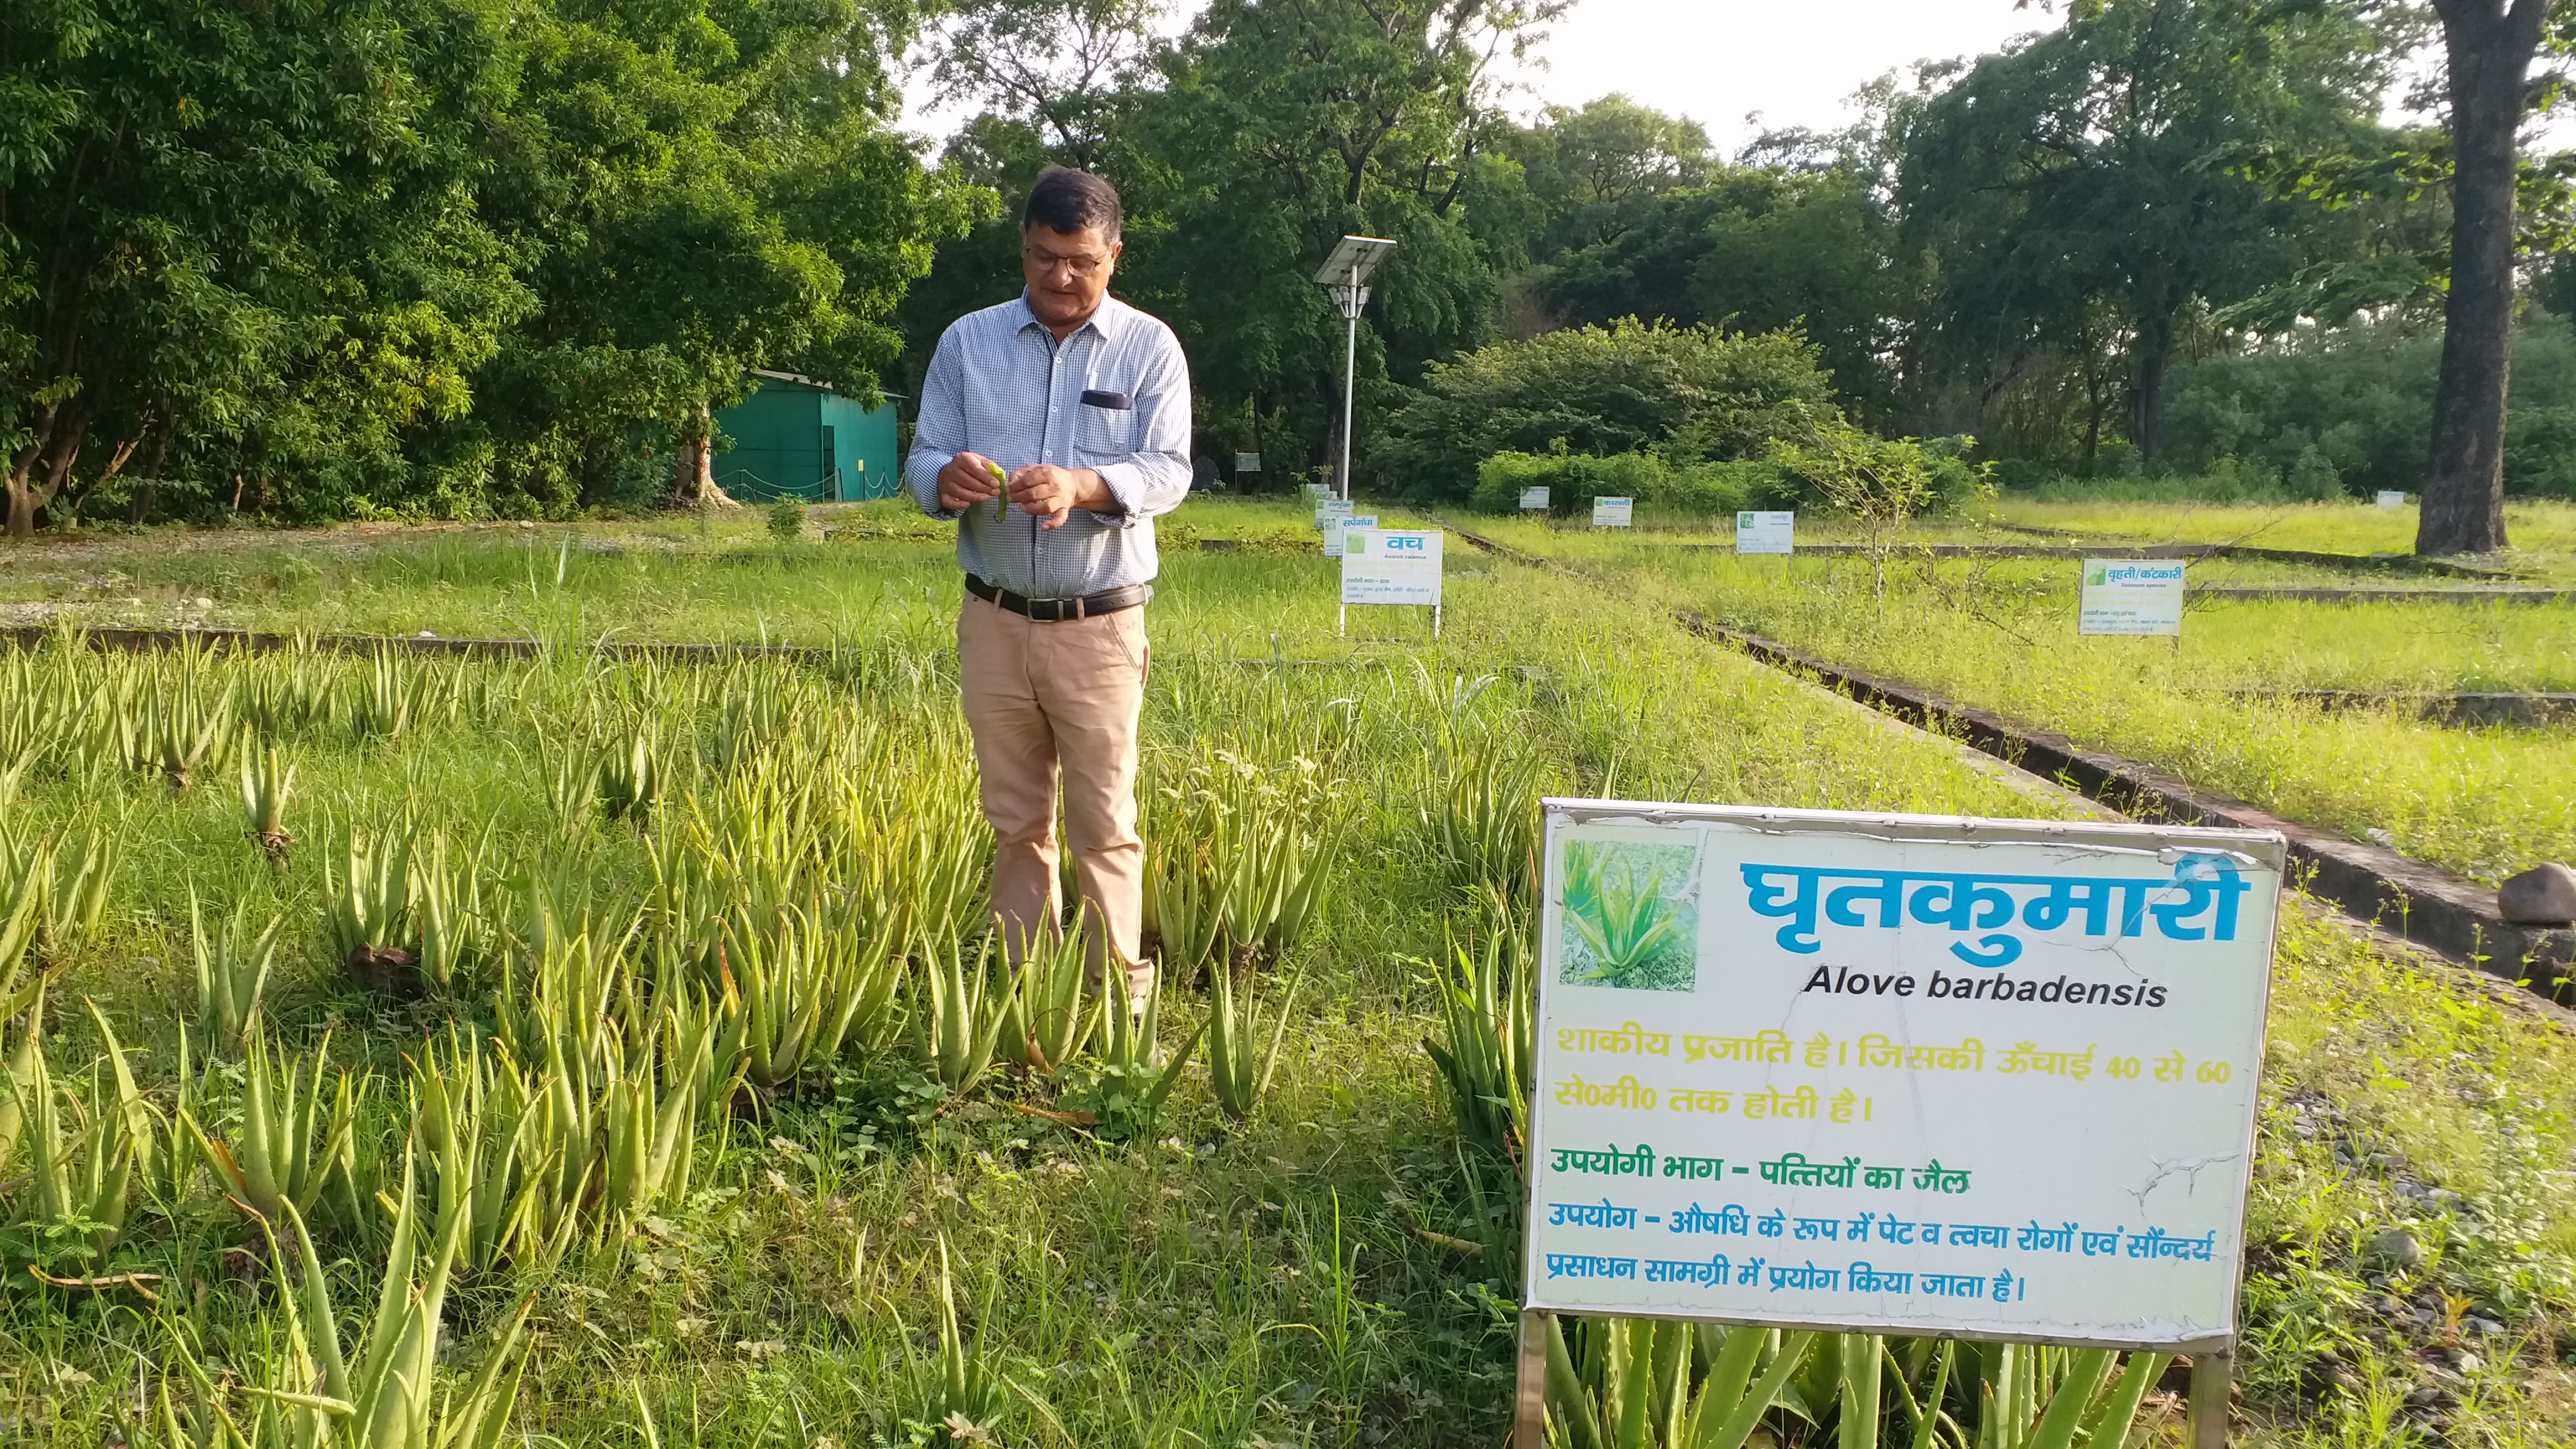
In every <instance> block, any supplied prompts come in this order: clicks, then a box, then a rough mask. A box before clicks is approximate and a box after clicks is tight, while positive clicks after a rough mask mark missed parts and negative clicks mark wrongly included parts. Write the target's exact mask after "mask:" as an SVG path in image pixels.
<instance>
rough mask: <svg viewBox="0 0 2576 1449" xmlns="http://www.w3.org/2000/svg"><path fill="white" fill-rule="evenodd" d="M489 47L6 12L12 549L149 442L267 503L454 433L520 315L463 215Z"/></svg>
mask: <svg viewBox="0 0 2576 1449" xmlns="http://www.w3.org/2000/svg"><path fill="white" fill-rule="evenodd" d="M504 46H505V40H504V25H503V21H502V17H501V15H500V14H499V13H498V12H497V9H496V8H494V7H493V6H490V5H487V4H484V3H480V0H385V3H383V4H379V5H374V6H369V7H363V8H361V7H352V6H347V5H339V4H332V3H326V0H276V3H274V4H272V5H269V6H265V7H262V9H261V10H260V11H259V12H258V13H257V14H256V15H253V14H249V13H237V12H234V11H231V10H224V9H209V8H207V7H204V6H199V5H190V4H179V3H174V0H26V3H18V4H12V5H11V6H9V7H8V8H7V10H6V11H5V13H0V135H5V136H7V137H8V138H9V140H8V141H7V142H6V143H0V445H5V448H6V453H7V459H6V468H7V472H6V478H5V486H6V492H7V497H8V527H9V531H10V533H11V534H12V535H13V536H16V537H20V538H23V537H26V536H27V535H29V534H30V533H32V532H33V531H34V529H35V526H36V521H37V515H38V511H39V510H40V509H42V508H44V507H45V506H46V505H47V504H48V503H51V502H53V501H55V500H56V499H57V498H59V497H62V496H63V495H64V494H65V492H66V490H67V489H73V488H75V487H76V484H77V481H78V474H79V470H80V469H81V467H82V464H83V459H84V457H96V458H99V460H100V462H99V465H98V466H97V467H96V468H95V471H93V472H91V473H90V475H89V479H90V481H92V482H95V481H96V480H97V479H99V478H100V477H103V476H105V475H107V474H111V473H113V472H115V471H117V470H119V469H121V468H123V467H124V466H125V465H126V464H127V463H128V462H129V461H130V460H131V459H132V458H134V457H135V456H136V454H137V451H138V450H139V449H144V448H145V447H146V445H147V443H148V452H146V453H145V454H144V456H146V457H147V458H150V459H154V460H159V459H162V458H166V457H169V456H171V455H172V454H173V453H174V452H176V453H179V454H183V455H184V454H191V453H193V454H196V455H198V457H199V461H200V463H201V465H203V466H205V467H207V468H209V470H222V471H229V472H232V473H234V474H235V476H236V477H239V475H240V474H242V473H243V472H248V473H249V474H250V476H251V479H252V480H253V482H254V483H255V485H256V489H257V492H256V493H255V495H254V496H255V497H264V496H265V494H266V492H267V489H268V482H267V470H268V468H269V466H270V465H271V464H273V463H274V462H275V460H277V459H278V458H280V457H284V456H289V455H292V456H296V457H301V458H314V457H322V456H330V457H335V458H338V459H341V460H343V461H342V466H344V467H346V468H348V469H349V470H351V471H352V472H354V473H364V472H366V471H367V470H369V469H371V468H374V467H377V466H379V465H381V464H382V463H383V462H384V460H385V459H386V457H387V455H388V453H389V451H391V452H398V451H399V449H398V447H397V446H396V444H395V441H394V440H395V437H396V435H397V434H398V433H399V432H400V431H401V430H402V429H404V428H405V427H408V426H411V425H413V424H417V423H421V422H425V421H431V420H435V419H439V418H445V417H452V416H455V415H457V414H458V413H460V412H461V411H462V410H463V409H464V408H465V407H466V406H467V405H468V402H469V396H468V393H467V390H466V388H465V386H464V381H463V379H464V376H465V374H466V373H467V371H469V370H470V369H471V368H472V367H473V366H475V365H476V364H477V363H478V362H480V361H481V360H482V359H483V358H484V357H486V356H488V355H489V353H490V351H491V348H492V345H493V336H494V334H495V333H496V332H497V330H498V328H499V327H500V326H501V325H502V324H503V323H504V322H505V321H506V319H507V318H508V317H509V316H510V315H511V314H512V313H513V312H514V311H516V310H517V309H518V308H519V307H520V306H522V305H524V296H523V294H522V293H520V292H519V290H518V289H517V288H516V287H515V285H514V284H513V283H512V281H511V279H510V278H509V276H508V273H507V268H506V266H505V265H503V259H502V258H501V257H500V256H499V255H498V253H497V251H496V249H495V248H494V246H493V244H492V238H491V236H490V234H489V232H488V231H487V230H486V229H485V228H483V227H482V225H481V224H480V222H479V221H478V220H477V218H476V217H475V215H474V211H473V207H472V205H471V201H470V197H469V195H468V193H467V190H466V186H467V181H468V178H469V177H470V175H471V171H472V165H473V160H474V156H473V145H474V136H475V125H476V117H477V116H478V115H479V114H480V113H482V112H483V111H484V110H486V109H487V108H488V107H489V106H491V105H492V104H494V103H495V102H496V101H497V100H498V99H499V98H500V97H501V96H503V95H505V94H506V91H507V74H508V73H507V66H506V51H505V48H504ZM102 434H103V435H104V436H105V438H106V440H107V445H106V446H105V447H102V448H97V449H91V448H90V446H89V445H90V443H91V441H92V440H93V439H94V438H96V437H98V436H100V435H102ZM154 466H155V469H156V471H157V468H158V464H157V461H156V463H155V465H154ZM238 490H239V485H238V484H236V493H238Z"/></svg>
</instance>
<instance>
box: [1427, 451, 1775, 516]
mask: <svg viewBox="0 0 2576 1449" xmlns="http://www.w3.org/2000/svg"><path fill="white" fill-rule="evenodd" d="M1524 488H1545V489H1546V490H1547V504H1548V512H1549V513H1551V514H1553V515H1555V516H1556V517H1559V518H1566V517H1572V516H1575V515H1578V514H1582V513H1586V512H1588V511H1589V510H1590V508H1591V506H1592V500H1593V499H1595V498H1633V499H1635V500H1636V501H1637V506H1638V507H1639V508H1641V509H1648V510H1652V511H1653V512H1656V513H1660V514H1665V515H1670V516H1687V517H1712V516H1716V515H1719V514H1728V513H1734V512H1735V511H1737V510H1738V509H1744V508H1792V507H1795V506H1796V500H1797V498H1798V496H1799V488H1798V482H1797V480H1796V479H1795V478H1793V477H1791V476H1790V475H1789V473H1788V472H1787V470H1785V469H1783V468H1782V467H1781V466H1780V465H1779V464H1778V463H1776V462H1773V461H1772V460H1770V459H1768V458H1740V459H1737V460H1736V461H1734V462H1731V463H1689V464H1684V465H1681V466H1673V465H1669V464H1667V463H1665V462H1664V460H1663V459H1661V458H1658V457H1656V456H1655V455H1654V454H1652V453H1621V454H1618V455H1616V456H1613V457H1608V458H1594V457H1589V456H1587V455H1585V454H1581V453H1496V454H1495V455H1493V456H1492V457H1490V458H1487V459H1486V460H1485V461H1484V462H1483V463H1480V464H1478V465H1477V468H1476V492H1475V496H1474V498H1473V503H1474V506H1475V507H1476V508H1477V509H1479V510H1481V511H1483V512H1486V513H1514V512H1518V511H1519V509H1520V500H1521V490H1522V489H1524Z"/></svg>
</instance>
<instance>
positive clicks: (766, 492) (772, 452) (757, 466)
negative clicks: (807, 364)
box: [715, 372, 903, 503]
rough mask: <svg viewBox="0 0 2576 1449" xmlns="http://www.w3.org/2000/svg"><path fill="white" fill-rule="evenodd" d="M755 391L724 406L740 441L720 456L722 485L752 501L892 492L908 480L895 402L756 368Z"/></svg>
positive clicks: (721, 420)
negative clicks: (871, 402)
mask: <svg viewBox="0 0 2576 1449" xmlns="http://www.w3.org/2000/svg"><path fill="white" fill-rule="evenodd" d="M752 376H753V377H755V378H757V379H759V381H758V382H757V383H756V384H755V385H754V386H753V388H752V392H751V396H749V397H746V398H744V399H743V400H742V401H740V402H738V403H735V404H734V405H733V406H732V407H729V408H724V409H721V410H719V411H718V412H717V413H716V425H717V426H718V427H719V428H720V429H722V430H723V433H724V435H725V436H726V437H728V438H731V439H732V440H733V446H732V447H730V448H727V449H725V450H724V451H723V452H721V453H719V454H717V455H716V459H715V475H716V485H717V486H718V487H720V488H722V489H724V491H725V492H727V493H729V494H731V495H733V496H734V497H735V498H737V499H739V500H741V501H742V502H745V503H771V502H775V501H776V500H778V499H781V498H801V499H804V500H805V501H807V502H810V503H833V502H844V501H848V500H853V499H860V498H885V497H888V496H890V495H892V494H893V493H894V491H895V489H896V487H897V486H898V484H899V483H900V482H901V481H902V477H903V474H902V471H901V467H900V464H899V463H898V461H897V459H896V457H895V450H894V447H895V430H894V402H893V397H892V395H891V394H889V395H888V396H887V399H886V401H885V402H882V403H880V404H878V405H877V406H876V407H873V408H870V407H865V406H862V405H860V404H859V403H857V402H854V401H852V400H851V399H849V398H845V397H843V396H841V395H840V394H839V393H836V392H834V391H832V390H831V389H830V388H828V387H825V386H824V385H823V384H821V383H819V382H816V381H814V380H813V379H812V378H810V377H799V376H797V375H796V374H794V373H792V372H754V373H753V374H752Z"/></svg>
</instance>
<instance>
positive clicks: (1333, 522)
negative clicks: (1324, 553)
mask: <svg viewBox="0 0 2576 1449" xmlns="http://www.w3.org/2000/svg"><path fill="white" fill-rule="evenodd" d="M1350 516H1351V504H1350V500H1349V499H1346V498H1325V499H1322V500H1319V501H1318V502H1317V503H1316V504H1315V527H1317V528H1318V529H1321V530H1322V531H1324V532H1325V533H1331V532H1332V531H1333V530H1334V529H1337V528H1339V527H1341V526H1342V520H1343V519H1345V518H1348V517H1350Z"/></svg>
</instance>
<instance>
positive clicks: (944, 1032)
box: [920, 936, 1019, 1094]
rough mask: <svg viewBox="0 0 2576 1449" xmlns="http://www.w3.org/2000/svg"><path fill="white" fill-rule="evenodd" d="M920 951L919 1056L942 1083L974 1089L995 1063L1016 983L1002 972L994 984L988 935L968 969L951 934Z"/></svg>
mask: <svg viewBox="0 0 2576 1449" xmlns="http://www.w3.org/2000/svg"><path fill="white" fill-rule="evenodd" d="M923 954H924V956H925V957H926V959H925V960H924V961H923V962H922V971H921V982H922V985H921V993H920V998H921V999H920V1006H921V1021H922V1027H923V1037H922V1048H923V1052H922V1054H923V1058H924V1060H925V1062H926V1063H927V1065H928V1066H929V1068H930V1072H931V1075H932V1076H933V1077H935V1078H937V1079H938V1081H939V1084H940V1085H941V1086H943V1087H946V1088H947V1089H948V1090H949V1091H950V1092H952V1093H958V1094H963V1093H965V1092H968V1091H971V1090H973V1088H974V1086H975V1084H976V1083H977V1082H980V1081H982V1080H983V1079H984V1073H985V1072H986V1070H988V1069H989V1068H990V1067H991V1066H992V1065H993V1054H994V1052H995V1051H996V1050H998V1049H999V1047H1000V1045H1001V1040H1002V1027H1003V1025H1004V1023H1005V1022H1006V1021H1007V1020H1008V1019H1009V1017H1010V1016H1011V1013H1012V1010H1013V1006H1012V1001H1011V998H1012V997H1013V996H1015V995H1016V994H1017V993H1018V986H1019V983H1018V982H1017V981H1016V980H1014V979H1010V978H1007V977H1006V978H1005V979H1004V980H1003V981H1002V983H1001V984H1000V985H999V986H995V985H994V984H993V982H992V980H991V976H992V972H991V971H990V970H988V969H987V968H988V964H989V963H990V961H991V960H992V956H993V942H992V938H991V937H989V936H988V937H985V938H984V942H983V945H982V946H981V947H980V948H978V950H977V952H976V957H975V964H974V966H973V967H972V968H971V969H970V968H968V966H967V965H966V954H965V948H964V947H963V946H962V945H960V944H959V943H958V942H957V941H955V940H953V939H952V940H949V941H946V942H943V943H938V944H934V945H932V946H931V947H929V948H928V950H926V951H925V952H924V953H923Z"/></svg>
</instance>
